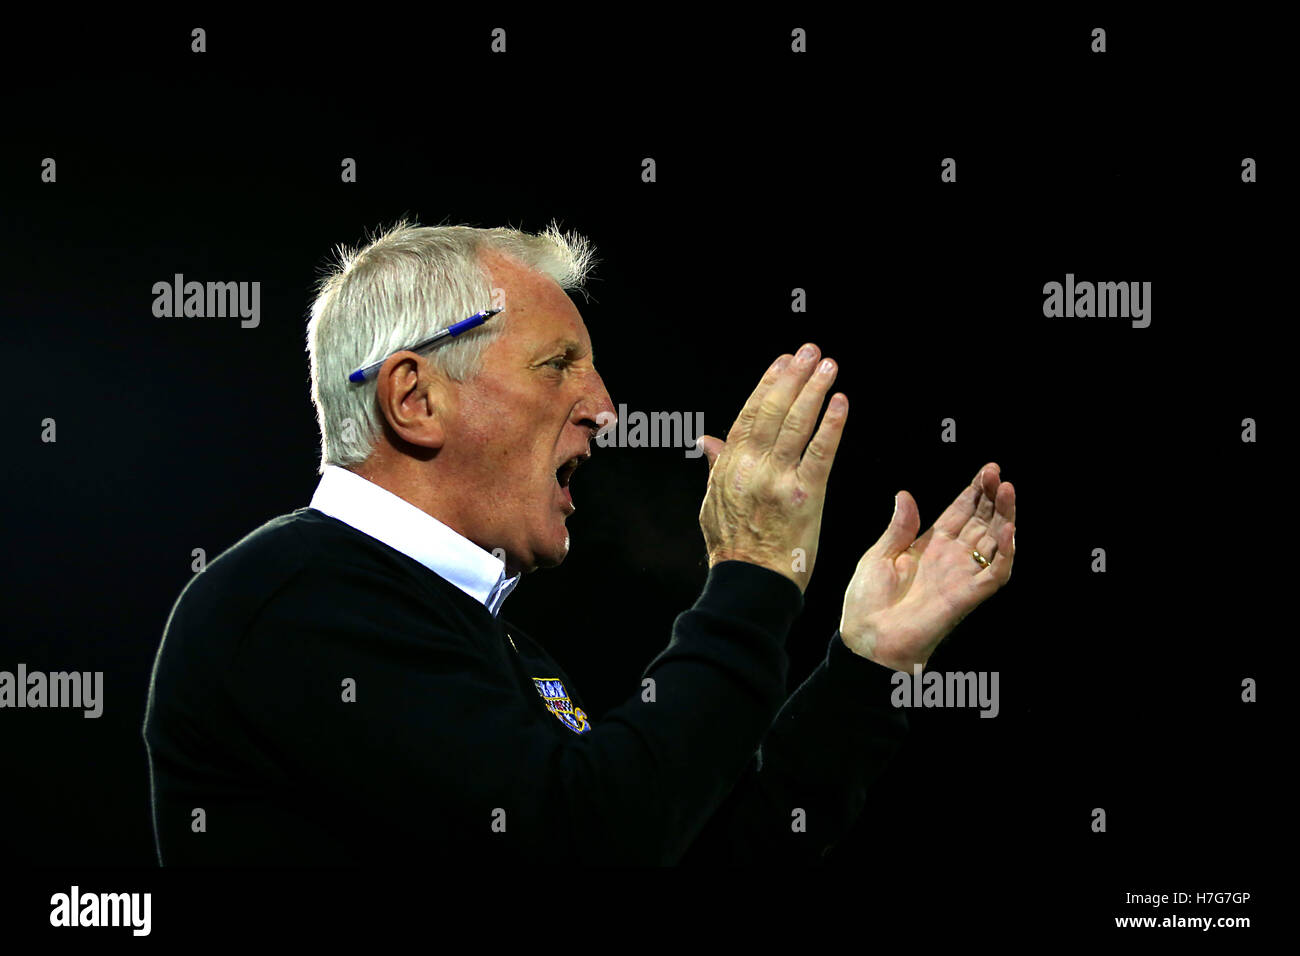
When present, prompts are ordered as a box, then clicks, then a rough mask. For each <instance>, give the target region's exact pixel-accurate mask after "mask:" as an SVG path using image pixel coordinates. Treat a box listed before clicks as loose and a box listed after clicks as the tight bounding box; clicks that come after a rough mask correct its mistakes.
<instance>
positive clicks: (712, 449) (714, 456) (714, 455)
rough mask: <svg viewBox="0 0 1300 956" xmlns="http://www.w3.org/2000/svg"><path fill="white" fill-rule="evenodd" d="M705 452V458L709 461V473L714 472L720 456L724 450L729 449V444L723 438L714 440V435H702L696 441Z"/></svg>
mask: <svg viewBox="0 0 1300 956" xmlns="http://www.w3.org/2000/svg"><path fill="white" fill-rule="evenodd" d="M695 444H696V446H698V447H699V448H700V449H701V450H702V451H703V452H704V457H706V458H707V459H708V460H709V471H710V472H712V471H713V466H714V465H716V464H717V462H718V456H719V455H721V454H722V449H724V448H726V447H727V443H726V442H725V441H723V440H722V439H721V438H714V437H713V436H712V435H701V436H700V437H699V438H697V439H696V440H695Z"/></svg>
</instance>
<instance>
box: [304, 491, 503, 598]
mask: <svg viewBox="0 0 1300 956" xmlns="http://www.w3.org/2000/svg"><path fill="white" fill-rule="evenodd" d="M309 507H311V508H314V509H316V510H317V511H321V512H324V513H325V514H327V515H329V516H330V517H332V518H337V519H338V520H339V521H342V522H343V523H344V524H347V525H351V526H352V527H353V528H356V529H357V530H358V531H360V532H362V533H363V534H368V535H370V537H372V538H375V539H376V540H378V541H382V542H383V543H384V544H386V545H388V546H389V547H390V548H393V549H394V550H395V551H400V552H402V554H405V555H407V556H409V557H411V558H414V559H415V560H416V561H419V562H420V563H421V564H423V565H424V566H425V567H426V568H428V569H429V570H430V571H432V572H433V573H434V574H437V575H439V576H440V577H442V578H445V579H446V580H447V581H449V582H450V583H452V584H454V585H456V587H458V588H460V589H461V590H462V591H464V592H465V593H466V594H468V595H469V596H470V597H472V598H473V599H474V600H476V601H478V602H479V603H480V604H482V605H483V606H484V607H486V608H487V609H488V610H489V611H490V612H492V615H493V616H494V617H495V616H496V614H497V612H498V611H500V610H501V605H502V603H503V602H504V601H505V599H506V598H507V597H508V596H509V594H510V592H511V591H513V590H514V589H515V585H516V584H518V583H519V578H520V577H521V576H522V574H516V575H515V576H514V577H511V578H507V577H506V572H505V567H506V566H505V562H504V561H502V560H501V559H500V558H497V557H496V556H495V555H493V554H492V553H491V552H488V551H484V550H483V549H482V548H480V547H479V546H478V545H476V544H475V543H474V542H473V541H470V540H469V539H468V538H466V537H464V536H463V535H460V534H457V533H456V532H455V531H453V530H452V529H451V528H449V527H447V526H446V525H445V524H443V523H442V522H441V521H439V520H438V519H437V518H435V517H433V515H431V514H428V513H426V512H424V511H421V510H420V509H419V508H417V507H415V505H413V504H411V503H410V502H409V501H405V500H403V499H402V498H399V497H397V495H395V494H393V493H392V492H391V491H388V490H387V489H385V488H381V487H379V485H377V484H375V483H374V482H372V481H368V480H366V479H365V478H362V477H361V476H360V475H358V474H356V473H354V472H351V471H348V470H347V469H346V468H340V467H338V466H337V465H326V466H325V469H324V471H323V472H322V474H321V479H320V484H318V485H317V486H316V493H315V494H314V495H312V499H311V504H310V505H309Z"/></svg>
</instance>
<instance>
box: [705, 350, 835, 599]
mask: <svg viewBox="0 0 1300 956" xmlns="http://www.w3.org/2000/svg"><path fill="white" fill-rule="evenodd" d="M820 354H821V353H820V350H819V349H818V348H817V346H815V345H812V344H811V343H810V344H808V345H805V346H804V347H803V348H802V349H800V350H799V353H798V355H796V356H794V357H791V356H790V355H782V356H781V357H780V358H778V359H777V360H776V361H775V362H773V363H772V367H771V368H769V369H768V370H767V373H766V374H765V375H764V376H763V379H762V381H760V382H759V383H758V387H757V388H755V389H754V392H753V394H752V395H750V396H749V401H747V402H746V403H745V407H744V408H742V409H741V411H740V415H739V416H737V418H736V422H735V424H733V425H732V426H731V431H730V432H728V433H727V440H726V441H725V442H723V441H720V440H719V439H717V438H714V437H713V436H711V435H704V436H702V437H701V438H700V442H699V443H700V446H701V447H702V448H703V449H704V453H705V454H706V455H707V456H708V459H709V484H708V488H707V490H706V491H705V494H704V504H703V505H702V506H701V508H700V529H701V530H702V531H703V532H704V543H705V545H706V547H707V548H708V552H709V567H713V566H714V565H715V564H717V563H718V562H719V561H728V560H737V561H748V562H750V563H751V564H757V565H761V566H762V567H765V568H770V569H771V570H773V571H776V572H777V573H778V574H783V575H785V576H786V577H788V578H789V579H790V580H792V581H794V583H795V584H797V585H799V589H800V590H803V589H805V588H807V587H808V580H809V578H811V577H812V570H813V563H814V562H815V560H816V558H817V539H818V536H819V534H820V532H821V520H822V504H823V502H824V501H825V499H826V480H827V478H828V477H830V473H831V464H832V463H833V462H834V460H835V451H836V449H837V448H838V447H839V444H840V436H841V435H842V434H843V432H844V421H845V419H846V418H848V413H849V401H848V399H847V398H846V397H845V396H844V395H843V394H839V393H837V394H836V395H834V396H833V397H832V398H831V401H830V404H829V405H828V406H827V409H826V415H825V416H824V417H823V418H822V423H821V427H820V428H818V429H817V434H816V436H813V438H812V441H811V442H809V440H808V439H809V436H812V432H813V426H814V425H816V424H817V416H818V414H819V413H820V411H821V407H822V402H823V400H824V399H825V397H826V392H827V391H828V390H829V389H830V387H831V383H832V382H834V381H835V373H836V366H835V363H834V362H832V361H831V360H830V359H827V360H826V361H824V362H819V361H818V359H819V358H820ZM805 446H806V450H805Z"/></svg>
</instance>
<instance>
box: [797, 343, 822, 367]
mask: <svg viewBox="0 0 1300 956" xmlns="http://www.w3.org/2000/svg"><path fill="white" fill-rule="evenodd" d="M816 354H817V350H816V349H814V348H813V347H812V346H811V345H805V346H804V347H803V348H801V349H800V350H799V355H798V356H797V358H798V359H799V364H801V365H807V364H808V363H809V362H811V361H812V360H813V356H814V355H816Z"/></svg>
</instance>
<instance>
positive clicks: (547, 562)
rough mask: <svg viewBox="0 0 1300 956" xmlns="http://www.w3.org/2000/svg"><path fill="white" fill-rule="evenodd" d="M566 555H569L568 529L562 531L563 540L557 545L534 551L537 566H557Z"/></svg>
mask: <svg viewBox="0 0 1300 956" xmlns="http://www.w3.org/2000/svg"><path fill="white" fill-rule="evenodd" d="M568 556H569V532H568V531H565V532H564V542H563V543H562V544H560V545H559V546H558V547H554V548H552V549H550V550H549V551H538V552H536V555H535V557H536V561H537V567H539V568H554V567H557V566H558V565H560V564H562V563H563V562H564V559H565V558H567V557H568Z"/></svg>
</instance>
